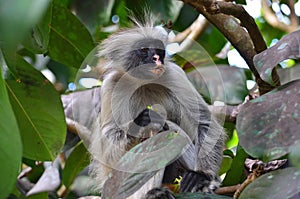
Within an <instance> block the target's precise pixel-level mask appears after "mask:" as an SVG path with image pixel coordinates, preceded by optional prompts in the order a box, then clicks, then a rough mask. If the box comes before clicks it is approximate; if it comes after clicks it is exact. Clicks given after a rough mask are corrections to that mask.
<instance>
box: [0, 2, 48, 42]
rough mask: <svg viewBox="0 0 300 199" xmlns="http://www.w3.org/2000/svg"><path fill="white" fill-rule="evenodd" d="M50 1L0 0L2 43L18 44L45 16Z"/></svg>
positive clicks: (0, 33)
mask: <svg viewBox="0 0 300 199" xmlns="http://www.w3.org/2000/svg"><path fill="white" fill-rule="evenodd" d="M49 2H50V0H22V1H20V0H10V1H0V27H1V28H0V35H1V42H0V45H2V44H7V43H8V44H17V43H18V42H19V41H21V39H23V37H24V36H25V35H26V34H27V33H28V32H29V30H30V28H31V27H32V26H34V25H35V24H36V23H37V22H38V21H39V19H40V18H41V17H42V16H43V14H44V11H45V10H46V8H47V6H48V5H49ZM6 42H7V43H6Z"/></svg>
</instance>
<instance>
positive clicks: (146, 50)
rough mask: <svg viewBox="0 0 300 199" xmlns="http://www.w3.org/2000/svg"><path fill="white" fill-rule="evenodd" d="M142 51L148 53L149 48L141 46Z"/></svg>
mask: <svg viewBox="0 0 300 199" xmlns="http://www.w3.org/2000/svg"><path fill="white" fill-rule="evenodd" d="M141 51H142V52H143V53H147V52H148V51H149V48H145V47H142V48H141Z"/></svg>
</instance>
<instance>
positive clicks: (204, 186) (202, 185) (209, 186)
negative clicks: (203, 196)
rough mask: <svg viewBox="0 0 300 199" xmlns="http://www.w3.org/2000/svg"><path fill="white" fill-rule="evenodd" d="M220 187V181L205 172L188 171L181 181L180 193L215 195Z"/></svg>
mask: <svg viewBox="0 0 300 199" xmlns="http://www.w3.org/2000/svg"><path fill="white" fill-rule="evenodd" d="M219 186H220V181H219V179H217V178H216V177H212V176H211V175H209V174H206V173H204V172H195V171H188V172H186V173H185V174H184V175H183V177H182V179H181V181H180V192H204V193H213V192H214V190H216V189H217V188H218V187H219Z"/></svg>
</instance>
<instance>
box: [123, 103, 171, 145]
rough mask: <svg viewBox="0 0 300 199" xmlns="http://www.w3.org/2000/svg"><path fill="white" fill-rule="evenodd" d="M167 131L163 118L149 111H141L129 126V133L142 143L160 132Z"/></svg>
mask: <svg viewBox="0 0 300 199" xmlns="http://www.w3.org/2000/svg"><path fill="white" fill-rule="evenodd" d="M166 130H169V126H168V125H167V123H166V121H165V120H164V118H163V117H162V116H161V115H160V114H158V113H157V112H155V111H153V110H151V109H148V108H147V109H145V110H143V111H142V112H141V113H140V114H139V115H138V116H137V117H136V118H135V119H134V120H133V122H132V123H131V124H130V127H129V133H130V135H132V136H134V137H138V138H141V139H142V141H143V140H145V139H147V138H149V137H151V136H153V135H156V134H158V133H160V132H162V131H166Z"/></svg>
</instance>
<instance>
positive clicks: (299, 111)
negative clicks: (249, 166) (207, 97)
mask: <svg viewBox="0 0 300 199" xmlns="http://www.w3.org/2000/svg"><path fill="white" fill-rule="evenodd" d="M299 99H300V80H296V81H293V82H290V83H288V84H285V85H283V86H281V87H279V88H277V89H275V90H273V91H271V92H269V93H267V94H265V95H263V96H261V97H258V98H256V99H254V100H251V101H250V102H248V103H246V104H245V105H243V106H242V108H241V110H240V113H239V115H238V117H237V125H236V128H237V132H238V134H239V140H240V144H241V146H242V147H243V148H244V149H245V151H246V152H247V153H248V154H250V155H251V156H253V157H256V158H260V159H262V160H264V161H269V160H274V159H276V158H279V157H281V156H283V155H286V154H287V153H288V152H289V151H290V147H292V146H293V145H294V144H296V143H297V142H299V140H300V134H299V127H300V125H299V124H300V106H299Z"/></svg>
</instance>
